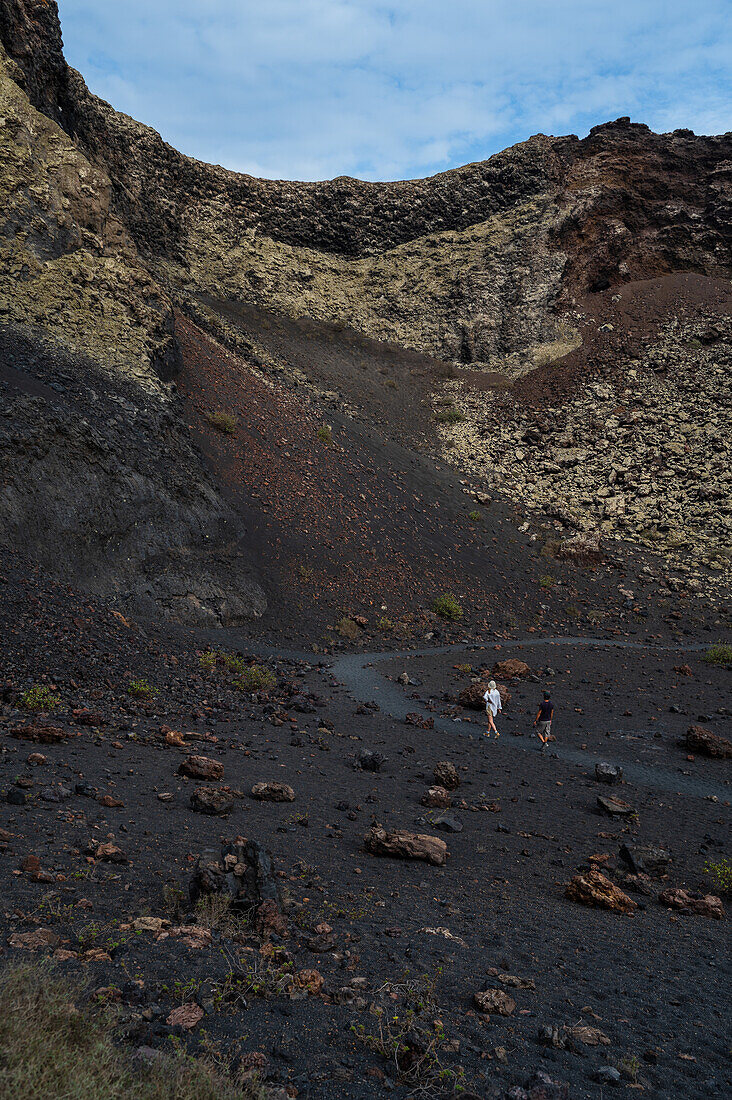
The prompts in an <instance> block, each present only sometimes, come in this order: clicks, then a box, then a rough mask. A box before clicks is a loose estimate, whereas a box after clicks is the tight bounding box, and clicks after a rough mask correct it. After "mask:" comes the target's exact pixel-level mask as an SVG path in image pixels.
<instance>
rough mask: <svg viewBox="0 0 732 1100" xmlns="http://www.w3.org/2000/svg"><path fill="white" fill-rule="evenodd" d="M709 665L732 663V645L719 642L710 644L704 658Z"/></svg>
mask: <svg viewBox="0 0 732 1100" xmlns="http://www.w3.org/2000/svg"><path fill="white" fill-rule="evenodd" d="M702 659H703V660H704V661H706V663H707V664H708V665H732V645H729V644H728V643H726V642H717V644H716V645H713V646H710V647H709V649H708V650H707V651H706V653H705V654H704V657H703V658H702Z"/></svg>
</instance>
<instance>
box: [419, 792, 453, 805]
mask: <svg viewBox="0 0 732 1100" xmlns="http://www.w3.org/2000/svg"><path fill="white" fill-rule="evenodd" d="M420 801H421V803H422V805H423V806H432V807H434V808H435V809H438V810H446V809H447V808H448V807H449V805H450V802H451V801H452V800H451V798H450V794H449V792H448V791H446V790H445V788H444V787H430V788H429V789H428V790H426V791H425V793H424V794H423V795H422V798H421V799H420Z"/></svg>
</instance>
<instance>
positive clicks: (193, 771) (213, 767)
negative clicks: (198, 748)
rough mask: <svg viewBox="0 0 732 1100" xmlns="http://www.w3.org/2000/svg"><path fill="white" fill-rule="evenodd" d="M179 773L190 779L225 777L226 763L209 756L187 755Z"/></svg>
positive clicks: (179, 768)
mask: <svg viewBox="0 0 732 1100" xmlns="http://www.w3.org/2000/svg"><path fill="white" fill-rule="evenodd" d="M178 774H179V775H187V776H188V778H189V779H223V777H224V765H223V764H222V763H221V762H220V761H219V760H211V759H210V758H209V757H208V756H187V757H186V759H185V760H184V761H183V763H182V764H180V765H179V767H178Z"/></svg>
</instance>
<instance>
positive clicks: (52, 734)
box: [13, 725, 79, 745]
mask: <svg viewBox="0 0 732 1100" xmlns="http://www.w3.org/2000/svg"><path fill="white" fill-rule="evenodd" d="M78 736H79V734H78V732H73V733H72V732H70V731H69V730H65V729H62V728H61V727H60V726H38V725H33V726H17V727H16V728H15V729H14V730H13V737H15V738H17V739H18V740H19V741H32V742H33V743H34V744H36V745H60V744H61V743H62V742H63V741H66V740H67V739H68V738H69V737H78Z"/></svg>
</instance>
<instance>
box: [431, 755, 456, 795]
mask: <svg viewBox="0 0 732 1100" xmlns="http://www.w3.org/2000/svg"><path fill="white" fill-rule="evenodd" d="M432 774H433V775H434V777H435V786H436V787H444V788H445V790H446V791H456V790H457V789H458V787H459V786H460V776H459V775H458V772H457V768H456V767H455V765H454V764H451V763H450V761H449V760H441V761H440V762H439V764H435V770H434V771H433V773H432Z"/></svg>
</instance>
